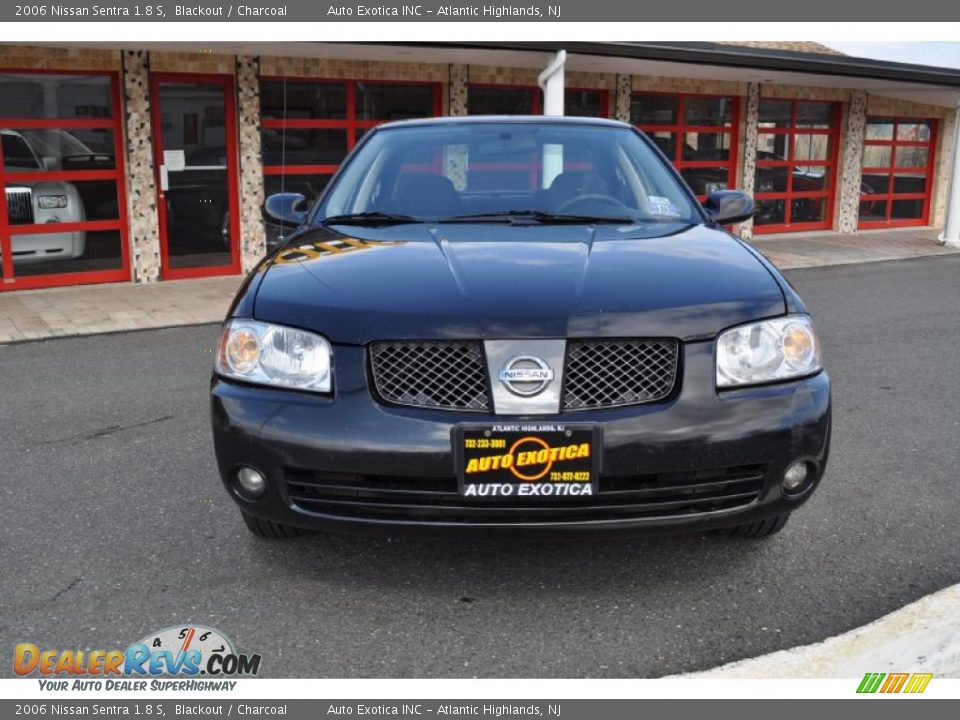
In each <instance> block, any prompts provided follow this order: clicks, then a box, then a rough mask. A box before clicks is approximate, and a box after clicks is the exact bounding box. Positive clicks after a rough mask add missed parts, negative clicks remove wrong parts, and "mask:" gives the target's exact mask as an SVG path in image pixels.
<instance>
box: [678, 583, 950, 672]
mask: <svg viewBox="0 0 960 720" xmlns="http://www.w3.org/2000/svg"><path fill="white" fill-rule="evenodd" d="M866 672H932V673H933V674H934V675H935V676H936V677H941V678H942V677H953V678H960V585H954V586H952V587H948V588H946V589H945V590H941V591H940V592H937V593H934V594H933V595H928V596H926V597H924V598H921V599H920V600H917V601H916V602H914V603H911V604H910V605H907V606H906V607H903V608H901V609H900V610H897V611H895V612H892V613H890V614H889V615H885V616H884V617H882V618H880V619H879V620H875V621H874V622H872V623H870V624H869V625H864V626H863V627H860V628H857V629H855V630H851V631H849V632H846V633H844V634H842V635H837V636H836V637H832V638H829V639H827V640H824V641H823V642H819V643H815V644H813V645H804V646H801V647H796V648H791V649H790V650H781V651H779V652H775V653H770V654H769V655H761V656H760V657H756V658H750V659H748V660H740V661H738V662H733V663H729V664H727V665H721V666H720V667H717V668H714V669H712V670H706V671H704V672H699V673H689V674H687V675H683V676H682V677H687V678H689V677H696V678H859V677H862V676H863V674H864V673H866Z"/></svg>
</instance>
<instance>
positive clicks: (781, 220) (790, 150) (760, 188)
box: [754, 98, 840, 233]
mask: <svg viewBox="0 0 960 720" xmlns="http://www.w3.org/2000/svg"><path fill="white" fill-rule="evenodd" d="M759 131H760V132H759V135H758V136H757V170H756V178H755V182H754V197H755V198H756V201H757V212H756V215H755V217H754V229H755V231H756V232H758V233H766V232H792V231H800V230H825V229H827V228H829V227H830V226H831V224H832V221H833V198H834V194H835V185H836V175H837V152H838V147H839V143H840V104H839V103H834V102H819V101H811V100H781V99H778V98H763V99H761V100H760V122H759Z"/></svg>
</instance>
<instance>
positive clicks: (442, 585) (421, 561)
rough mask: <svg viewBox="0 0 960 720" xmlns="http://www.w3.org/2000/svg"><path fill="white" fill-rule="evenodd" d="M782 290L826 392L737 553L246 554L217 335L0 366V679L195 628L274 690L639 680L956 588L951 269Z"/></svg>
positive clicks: (641, 547)
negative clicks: (758, 535)
mask: <svg viewBox="0 0 960 720" xmlns="http://www.w3.org/2000/svg"><path fill="white" fill-rule="evenodd" d="M789 277H790V279H791V281H792V282H793V283H794V285H795V286H796V287H797V289H798V290H799V291H800V292H801V294H802V295H803V296H804V298H805V299H806V301H807V303H808V305H809V307H810V309H811V310H812V312H813V313H814V314H815V318H816V321H817V326H818V329H819V331H820V335H821V338H822V341H823V345H824V352H825V358H826V364H827V367H828V370H829V372H830V374H831V376H832V378H833V381H834V403H835V405H834V420H835V427H834V436H833V447H832V455H831V459H830V464H829V467H828V469H827V474H826V477H825V479H824V481H823V483H822V486H821V488H820V489H819V491H818V492H817V494H816V495H815V496H814V497H813V498H812V499H811V501H810V502H809V503H807V504H806V505H805V506H804V507H803V508H802V509H801V510H800V511H799V512H798V513H796V514H795V515H794V516H793V518H792V519H791V521H790V524H789V525H788V526H787V528H786V529H785V530H784V531H783V532H782V533H780V534H779V535H778V536H776V537H774V538H772V539H770V540H767V541H759V542H758V541H752V542H751V541H735V540H730V539H724V538H720V537H716V536H705V535H690V536H671V537H665V538H642V539H622V538H597V539H580V540H576V541H573V542H552V543H506V542H471V543H463V542H457V541H450V540H445V541H436V540H423V539H414V538H401V539H369V538H354V537H338V536H327V535H319V536H314V537H309V538H304V539H298V540H294V541H265V540H259V539H257V538H254V537H253V536H251V535H250V534H248V532H247V530H246V528H245V527H244V525H243V523H242V522H241V520H240V517H239V513H238V511H237V509H236V507H235V506H234V504H233V502H232V501H231V500H230V499H229V498H228V497H227V495H226V493H225V492H224V491H223V489H222V486H221V484H220V481H219V479H218V477H217V473H216V468H215V463H214V457H213V450H212V447H211V440H210V431H209V423H208V402H207V386H208V381H209V372H210V366H211V363H212V359H213V355H212V350H213V346H214V342H215V339H216V335H217V328H216V327H214V326H201V327H190V328H179V329H170V330H157V331H146V332H134V333H125V334H117V335H101V336H91V337H83V338H74V339H63V340H49V341H42V342H35V343H25V344H18V345H9V346H2V347H0V427H2V432H0V503H2V508H3V518H4V521H3V522H2V523H0V585H2V592H0V658H2V656H3V655H4V654H6V655H7V658H8V659H7V660H6V661H3V660H2V659H0V674H3V675H10V674H12V664H11V659H12V652H13V646H14V644H15V643H18V642H26V641H29V642H34V643H37V644H38V645H39V646H41V647H48V648H59V649H77V648H79V649H110V648H114V647H126V646H127V645H128V644H130V643H132V642H134V641H136V640H138V639H140V638H142V637H143V636H145V635H147V634H148V633H150V632H151V631H153V630H157V629H160V628H164V627H167V626H171V625H178V624H181V623H191V622H192V623H199V624H205V625H210V626H213V627H216V628H219V629H220V630H222V631H223V632H224V633H225V634H226V635H227V636H229V637H230V638H232V639H233V641H234V643H235V644H236V645H237V647H238V649H240V650H241V651H244V652H257V653H260V654H261V655H262V656H263V662H262V674H263V675H266V676H271V677H282V676H293V677H317V676H322V677H354V676H362V677H393V676H397V677H408V676H415V677H452V676H456V677H471V676H481V677H517V676H519V677H587V676H589V677H597V676H603V677H657V676H661V675H666V674H672V673H678V672H685V671H693V670H703V669H707V668H710V667H713V666H716V665H719V664H721V663H725V662H729V661H732V660H737V659H741V658H746V657H752V656H755V655H759V654H761V653H767V652H771V651H775V650H780V649H783V648H788V647H792V646H795V645H800V644H805V643H811V642H815V641H819V640H822V639H824V638H826V637H829V636H832V635H835V634H837V633H840V632H843V631H846V630H849V629H851V628H854V627H857V626H859V625H862V624H864V623H867V622H869V621H871V620H874V619H876V618H877V617H879V616H881V615H884V614H885V613H888V612H890V611H892V610H895V609H896V608H898V607H901V606H902V605H904V604H906V603H908V602H911V601H913V600H916V599H917V598H919V597H921V596H923V595H925V594H927V593H931V592H934V591H936V590H939V589H941V588H943V587H946V586H948V585H951V584H953V583H957V582H960V542H958V541H960V529H958V517H960V258H957V257H943V258H932V259H923V260H911V261H903V262H896V263H876V264H870V265H858V266H846V267H837V268H824V269H811V270H801V271H795V272H793V273H790V274H789Z"/></svg>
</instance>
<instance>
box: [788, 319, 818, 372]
mask: <svg viewBox="0 0 960 720" xmlns="http://www.w3.org/2000/svg"><path fill="white" fill-rule="evenodd" d="M815 343H816V341H815V340H814V337H813V333H811V332H810V329H809V328H808V327H806V326H805V325H800V324H799V323H791V324H790V325H788V326H787V327H785V328H784V329H783V339H782V340H781V347H782V348H783V358H784V360H786V361H787V362H788V363H789V364H790V365H792V366H793V367H804V366H806V365H808V364H809V362H810V359H811V357H812V356H813V355H814V353H815V352H816V347H815Z"/></svg>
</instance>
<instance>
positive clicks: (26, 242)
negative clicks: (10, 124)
mask: <svg viewBox="0 0 960 720" xmlns="http://www.w3.org/2000/svg"><path fill="white" fill-rule="evenodd" d="M25 132H31V131H25ZM60 132H62V131H60ZM62 134H63V135H66V136H68V137H70V139H71V140H73V141H74V142H76V143H77V144H78V145H80V146H81V147H84V146H83V144H82V143H80V142H79V141H78V140H76V138H72V137H71V136H69V135H68V134H67V133H62ZM0 135H2V139H3V165H4V170H5V171H6V172H8V173H25V172H38V171H43V170H56V169H58V168H57V166H56V163H57V162H58V158H56V157H48V156H44V157H43V159H41V156H39V155H38V154H37V153H36V151H35V150H34V147H33V145H32V144H31V143H30V142H28V140H27V137H26V136H25V134H24V133H20V132H17V131H15V130H0ZM87 152H89V149H87ZM6 196H7V198H6V199H7V217H8V222H9V224H10V225H11V229H12V230H15V228H16V226H17V225H44V224H63V223H76V222H83V221H84V220H86V211H85V209H84V207H83V202H82V201H81V199H80V194H79V193H78V192H77V188H76V186H75V185H74V184H73V183H69V182H62V181H49V180H38V181H37V182H31V181H26V182H24V181H21V180H18V181H16V182H8V184H7V187H6ZM10 245H11V250H12V252H13V262H14V264H15V265H26V264H28V263H39V262H48V261H53V260H71V259H76V258H79V257H82V256H83V254H84V252H85V251H86V233H84V232H83V231H82V230H74V231H70V232H56V231H54V232H44V233H29V234H19V233H12V234H11V236H10Z"/></svg>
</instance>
